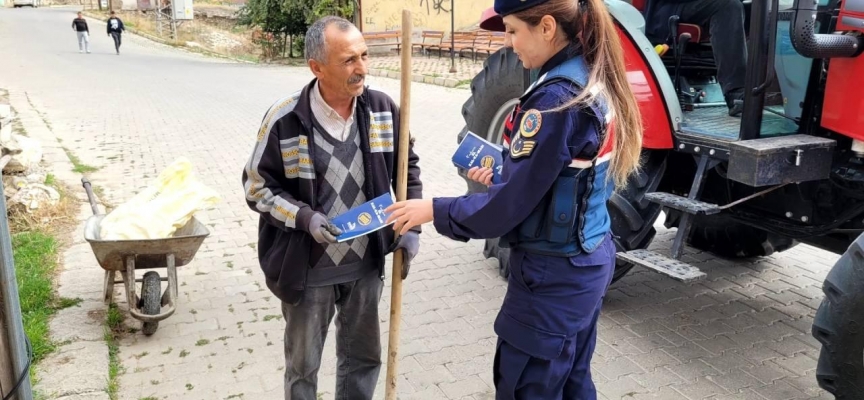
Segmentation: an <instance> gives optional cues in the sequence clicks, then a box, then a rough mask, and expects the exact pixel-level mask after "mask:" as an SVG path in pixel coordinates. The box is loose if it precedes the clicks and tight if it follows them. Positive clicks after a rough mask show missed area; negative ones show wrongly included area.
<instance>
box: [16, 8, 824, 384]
mask: <svg viewBox="0 0 864 400" xmlns="http://www.w3.org/2000/svg"><path fill="white" fill-rule="evenodd" d="M73 12H74V9H70V8H53V9H36V10H30V9H20V10H12V9H0V54H4V55H7V57H6V58H4V61H3V62H2V63H0V87H6V88H8V89H9V90H10V93H11V95H12V98H13V106H15V107H16V108H22V109H28V111H27V112H30V109H32V111H33V112H35V113H36V114H32V113H31V114H29V115H30V116H31V119H32V118H35V117H33V116H34V115H38V116H39V117H40V119H43V120H44V121H47V123H46V126H48V129H49V130H50V131H51V133H53V135H54V136H55V137H56V138H57V139H58V140H59V141H60V144H61V145H62V146H64V147H66V148H68V150H69V151H71V152H72V153H74V154H76V155H77V156H78V157H79V158H80V160H81V162H83V163H86V164H90V165H93V166H97V167H99V168H100V169H99V170H98V171H97V172H95V173H93V174H91V175H90V178H91V180H92V181H93V183H94V184H95V185H98V186H100V187H102V188H103V189H104V192H105V194H106V196H105V197H106V199H107V200H108V201H110V202H114V203H119V202H122V201H123V200H124V199H127V198H129V197H130V196H132V195H133V194H134V193H135V192H136V191H137V190H140V188H142V187H144V186H145V185H146V184H147V183H148V181H149V180H150V179H152V178H154V177H155V176H156V175H157V174H158V173H159V171H161V169H162V168H164V167H165V166H166V165H167V164H169V163H170V162H172V161H173V160H174V159H176V158H177V157H180V156H185V157H188V158H189V159H190V160H191V161H192V163H193V164H194V165H195V168H196V172H197V174H199V176H200V177H201V178H202V180H203V181H205V182H206V183H207V184H208V185H210V186H211V187H213V188H214V189H216V190H218V191H219V192H220V193H221V194H222V196H223V201H222V202H221V204H219V205H218V206H217V207H216V208H215V209H214V210H211V211H208V212H206V213H202V214H201V215H200V217H201V219H202V220H204V221H205V223H206V224H207V225H208V227H209V228H210V230H211V236H210V237H209V238H208V239H207V241H206V242H205V244H204V246H203V247H202V249H201V250H200V251H199V253H198V255H197V257H196V258H195V260H194V261H193V262H192V264H190V265H189V266H186V267H183V268H181V269H180V273H179V275H180V276H179V281H180V282H181V287H180V288H179V289H180V299H179V304H178V309H177V312H176V313H175V314H174V315H173V316H171V317H170V318H168V319H167V320H165V321H162V322H161V323H160V327H159V330H158V331H157V332H156V334H154V335H153V336H150V337H145V336H143V335H141V334H140V333H136V334H132V335H129V336H127V337H126V338H124V339H123V341H122V342H121V346H120V354H119V357H120V361H121V364H122V366H123V368H124V371H125V373H124V374H123V375H121V377H120V387H121V389H120V393H119V398H120V399H143V398H148V397H149V398H160V399H162V398H164V399H181V398H182V399H228V398H243V399H279V398H281V396H282V383H281V381H282V379H281V375H282V371H283V369H284V366H283V355H282V347H281V342H282V335H283V331H282V327H283V324H282V321H281V313H280V309H279V304H278V302H277V301H276V300H275V299H274V298H273V296H272V295H271V294H270V293H269V291H268V290H267V289H266V287H265V286H264V284H263V278H262V276H261V272H260V270H259V268H258V266H257V262H256V260H255V257H256V253H255V251H256V248H255V247H256V217H255V215H254V214H253V213H252V212H251V211H250V210H249V209H248V208H247V206H246V204H245V202H244V199H243V194H242V190H241V186H240V173H241V169H242V166H243V165H244V163H245V162H246V160H247V157H248V155H249V152H250V150H251V148H252V144H253V142H254V135H255V131H256V129H257V127H258V124H259V122H260V119H261V118H262V116H263V114H264V112H265V111H266V109H267V108H268V107H269V106H270V104H271V103H272V102H273V101H275V100H276V99H277V98H279V97H280V96H283V95H285V94H286V93H289V92H292V91H294V90H297V89H298V88H300V87H301V86H302V85H303V84H305V83H306V82H307V81H308V80H309V79H310V74H309V73H308V72H307V71H305V70H304V69H298V68H288V67H268V66H255V65H244V64H235V63H230V62H225V61H221V60H214V59H208V58H205V57H202V56H198V55H194V54H189V53H185V52H182V51H179V50H176V49H172V48H167V47H165V46H161V45H156V44H153V43H151V42H148V41H146V40H142V39H140V38H136V37H134V36H131V35H130V36H128V37H127V38H124V39H126V40H124V44H123V48H122V53H123V54H122V55H121V56H120V57H118V56H115V55H114V54H113V51H112V50H113V49H112V47H111V41H110V39H109V38H108V37H107V36H102V35H99V34H96V33H98V32H101V29H103V28H102V26H101V25H99V24H96V23H93V24H92V25H93V26H92V27H93V28H94V29H93V32H94V35H93V38H92V42H91V45H92V47H93V54H89V55H87V54H78V52H77V49H76V42H75V35H74V33H72V32H71V31H70V30H69V29H68V25H69V23H68V22H69V20H70V19H72V18H73ZM24 33H26V34H24ZM369 81H370V83H372V84H373V85H375V86H378V87H380V88H383V89H384V90H385V91H387V92H388V93H390V94H391V95H393V96H394V98H398V90H399V83H398V81H394V80H389V79H384V78H370V79H369ZM413 91H414V98H413V108H412V113H413V114H412V121H413V128H414V129H413V130H412V131H413V132H414V134H415V136H416V138H417V149H418V153H419V155H420V157H421V161H420V165H421V168H422V169H423V173H422V178H423V181H424V183H425V186H426V187H425V189H426V190H425V192H426V196H427V197H428V196H432V195H439V196H441V195H459V194H462V193H463V192H464V190H465V184H464V183H463V181H462V180H461V179H459V178H458V177H456V175H455V172H454V169H453V167H452V166H451V165H450V162H449V155H450V154H451V152H452V151H453V150H454V149H455V146H456V142H455V140H456V133H457V132H458V130H459V128H461V126H462V121H461V116H460V112H459V111H460V108H461V106H462V103H463V102H464V101H465V100H466V99H467V97H468V96H469V93H468V92H467V91H466V90H461V89H448V88H443V87H438V86H431V85H424V84H417V85H415V86H414V87H413ZM66 167H68V165H66ZM658 229H659V230H660V234H659V235H658V239H657V241H656V242H655V244H654V247H657V248H668V246H669V242H670V241H671V239H672V234H673V233H674V231H667V230H665V229H663V228H662V226H661V225H659V224H658ZM481 248H482V244H481V243H480V242H478V241H472V242H469V243H457V242H453V241H449V240H447V239H445V238H442V237H440V236H439V235H437V234H436V233H435V232H434V230H433V229H431V227H429V228H428V229H426V230H425V231H424V233H423V235H422V248H421V252H420V254H419V255H418V256H417V259H416V261H415V262H414V265H413V266H412V273H411V276H410V277H409V280H408V281H407V282H406V284H405V291H404V297H403V301H404V306H403V326H402V333H401V362H400V363H401V364H400V378H399V389H400V392H401V395H400V398H402V399H477V400H479V399H491V398H493V397H494V392H493V389H492V388H493V386H492V373H491V364H492V357H493V354H494V349H495V340H496V337H495V334H494V332H493V330H492V322H493V320H494V318H495V315H496V311H497V309H498V307H499V306H500V304H501V300H502V298H503V295H504V293H505V283H504V281H503V280H501V279H500V278H499V277H498V276H497V269H496V266H495V263H494V260H484V259H483V257H482V255H481V252H480V250H481ZM77 249H78V250H77V251H75V252H71V253H70V252H67V253H66V255H65V256H64V262H65V269H66V270H67V271H77V272H76V273H75V274H74V276H77V277H78V279H70V280H62V279H61V280H60V282H59V283H60V285H61V290H69V288H68V287H70V286H72V287H74V288H75V289H76V290H78V291H79V292H81V293H89V294H90V295H88V297H87V300H88V303H87V304H91V305H92V304H94V303H93V302H94V301H98V298H96V299H95V300H94V297H93V294H94V293H95V294H98V292H99V291H100V290H101V285H102V281H101V279H100V278H99V274H100V273H101V270H100V269H99V267H98V266H97V265H96V264H95V261H94V260H93V259H92V255H91V254H88V253H87V252H86V250H87V249H86V247H81V246H79V247H78V248H77ZM685 259H686V260H687V261H689V262H691V263H693V264H696V265H698V266H700V267H701V268H702V269H703V270H704V271H705V272H707V273H708V279H706V280H705V281H702V282H699V283H694V284H682V283H678V282H675V281H673V280H671V279H668V278H665V277H663V276H660V275H658V274H655V273H651V272H646V271H643V270H637V271H633V272H632V273H631V274H630V275H628V276H627V277H626V278H624V279H623V280H622V281H620V282H619V283H618V284H616V285H615V286H614V287H613V288H612V289H611V290H610V291H609V294H608V295H607V297H606V300H605V303H604V309H603V315H602V318H601V320H600V323H599V324H600V328H599V340H598V345H597V349H596V353H595V356H594V362H593V372H594V380H595V382H596V384H597V388H598V392H599V394H600V398H602V399H662V400H674V399H724V400H725V399H771V400H773V399H777V400H786V399H808V398H822V399H828V398H830V396H828V395H827V394H826V393H824V392H821V391H820V390H819V389H818V387H817V385H816V382H815V378H814V370H815V367H816V361H815V360H816V358H817V356H818V351H819V345H818V343H817V342H816V341H815V340H814V339H812V337H811V336H810V335H809V330H810V324H811V320H812V318H813V315H814V314H815V310H816V308H817V306H818V304H819V302H820V300H821V298H822V293H821V289H820V288H821V283H822V280H823V279H824V277H825V275H826V274H827V271H828V270H829V269H830V267H831V265H832V264H833V262H834V260H836V259H837V256H836V255H833V254H828V253H825V252H822V251H819V250H816V249H813V248H811V247H808V246H798V247H795V248H793V249H791V250H789V251H787V252H785V253H782V254H778V255H775V256H772V257H768V258H765V259H761V260H750V261H745V262H732V261H727V260H722V259H718V258H716V257H714V256H712V255H710V254H705V253H699V252H693V251H689V252H688V253H687V254H686V255H685ZM70 276H71V274H70ZM64 288H65V289H64ZM389 293H390V289H389V285H388V287H387V288H385V296H384V299H383V300H382V302H381V304H380V310H381V311H382V313H381V321H380V323H381V327H382V340H383V341H384V342H385V343H384V349H386V339H387V329H388V320H387V315H388V312H387V310H389V298H390V296H389ZM115 298H116V301H117V302H118V304H120V306H121V308H122V309H124V310H125V302H124V300H123V299H124V296H123V293H122V291H120V290H118V291H117V293H116V296H115ZM103 307H104V306H103ZM97 308H98V307H97ZM103 309H104V308H103ZM85 314H86V313H79V314H77V315H78V317H77V318H79V320H75V318H76V317H75V316H71V317H69V318H68V319H65V320H63V323H64V324H67V325H73V326H74V325H76V324H78V325H81V326H85V325H86V324H87V323H88V321H87V320H86V319H85V317H86V315H85ZM127 324H129V325H130V326H131V327H134V328H139V327H140V326H139V323H138V322H137V321H135V320H133V319H128V320H127ZM54 326H55V332H54V333H55V336H56V335H58V334H59V333H62V332H57V331H56V324H55V325H54ZM327 344H328V345H327V348H326V349H325V353H324V362H323V365H322V368H321V371H320V374H319V391H320V392H321V393H322V397H323V398H332V397H333V395H332V391H333V388H334V384H335V377H334V373H335V352H334V340H333V336H332V329H331V333H330V336H328V339H327ZM68 355H69V357H74V352H70V353H68ZM93 370H94V373H99V372H98V371H100V370H104V368H102V367H101V366H97V365H94V366H93ZM53 372H56V371H52V370H45V371H43V375H50V374H51V373H53ZM383 376H384V371H383V369H382V374H381V378H382V381H383ZM73 380H74V379H71V378H70V379H69V382H68V384H69V385H73V384H74V382H73ZM61 384H62V382H61ZM383 394H384V390H383V385H381V384H380V382H379V390H378V392H377V393H376V398H382V397H383Z"/></svg>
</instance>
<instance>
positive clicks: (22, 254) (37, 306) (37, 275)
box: [12, 231, 59, 362]
mask: <svg viewBox="0 0 864 400" xmlns="http://www.w3.org/2000/svg"><path fill="white" fill-rule="evenodd" d="M57 247H58V246H57V241H56V239H54V237H52V236H51V235H49V234H46V233H43V232H39V231H33V232H22V233H19V234H16V235H14V236H12V249H13V250H12V253H13V256H14V258H15V270H16V271H15V278H16V281H17V282H18V293H19V296H20V300H21V313H22V315H23V317H24V333H26V334H27V337H28V338H29V339H30V343H31V345H32V346H33V358H34V361H35V362H39V361H40V360H42V359H43V358H45V356H46V355H47V354H48V353H50V352H51V351H53V350H54V348H55V347H56V344H55V343H53V342H52V341H51V338H50V335H49V332H48V321H49V319H50V318H51V316H52V315H53V314H54V313H55V312H56V311H57V310H58V309H59V308H58V304H57V303H58V301H57V299H56V298H55V295H54V286H53V284H52V281H51V278H52V277H53V275H54V270H55V268H57Z"/></svg>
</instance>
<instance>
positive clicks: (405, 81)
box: [385, 10, 413, 400]
mask: <svg viewBox="0 0 864 400" xmlns="http://www.w3.org/2000/svg"><path fill="white" fill-rule="evenodd" d="M412 30H413V21H412V20H411V11H409V10H402V50H401V51H402V65H401V72H402V76H401V84H402V88H401V92H400V93H399V109H400V111H399V119H400V121H399V154H398V158H397V160H398V162H399V164H398V165H397V169H396V201H403V200H405V199H406V197H408V140H409V139H410V134H411V133H410V121H411V118H410V117H411V51H412V50H413V48H412V47H413V46H411V33H412ZM404 255H405V253H404V252H403V251H396V252H394V253H393V271H392V273H391V274H390V276H391V277H392V279H393V287H392V290H391V292H390V336H389V340H388V342H387V380H386V385H387V387H386V390H385V399H386V400H396V381H397V380H398V378H399V326H400V324H401V322H402V265H403V264H402V263H403V261H404Z"/></svg>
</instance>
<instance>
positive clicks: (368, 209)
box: [330, 193, 393, 243]
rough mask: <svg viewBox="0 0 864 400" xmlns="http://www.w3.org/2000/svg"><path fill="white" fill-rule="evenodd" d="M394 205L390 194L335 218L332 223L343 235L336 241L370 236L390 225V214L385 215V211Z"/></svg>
mask: <svg viewBox="0 0 864 400" xmlns="http://www.w3.org/2000/svg"><path fill="white" fill-rule="evenodd" d="M392 204H393V196H392V195H391V194H390V193H387V194H382V195H381V196H378V197H377V198H375V199H372V200H370V201H367V202H365V203H363V204H361V205H359V206H357V207H355V208H352V209H350V210H348V211H347V212H346V213H344V214H341V215H337V216H336V217H333V219H332V220H331V221H330V222H332V223H333V225H336V227H337V228H339V229H341V230H342V234H341V235H339V236H337V237H336V240H337V241H339V242H340V243H341V242H344V241H346V240H351V239H354V238H356V237H360V236H363V235H368V234H370V233H372V232H375V231H377V230H379V229H381V228H383V227H385V226H387V225H390V224H388V223H387V217H389V216H390V214H387V213H385V212H384V210H385V209H386V208H387V207H390V205H392Z"/></svg>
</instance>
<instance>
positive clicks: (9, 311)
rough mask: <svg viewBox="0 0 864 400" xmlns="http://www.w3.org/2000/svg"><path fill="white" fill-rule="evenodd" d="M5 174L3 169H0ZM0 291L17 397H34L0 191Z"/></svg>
mask: <svg viewBox="0 0 864 400" xmlns="http://www.w3.org/2000/svg"><path fill="white" fill-rule="evenodd" d="M0 175H2V173H0ZM3 190H4V189H3V180H2V179H0V192H3ZM0 212H2V213H3V217H2V218H0V292H2V299H3V315H4V316H5V318H6V332H7V334H8V336H9V355H10V358H11V359H12V368H13V371H12V379H13V385H14V384H15V383H14V382H17V380H19V379H20V380H21V386H19V387H18V396H17V397H15V398H16V399H17V400H32V399H33V392H32V389H31V388H30V379H29V378H28V377H27V376H26V375H25V376H23V377H22V376H21V375H22V374H29V373H30V371H29V369H28V370H26V371H25V368H26V367H27V364H28V361H29V355H28V354H27V353H28V352H27V342H26V340H27V338H26V336H24V322H23V319H22V317H21V303H20V299H19V297H18V282H17V281H16V280H15V260H14V259H13V258H12V236H11V235H10V233H9V220H8V219H7V218H6V215H7V211H6V196H2V195H0ZM4 394H8V393H4Z"/></svg>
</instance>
